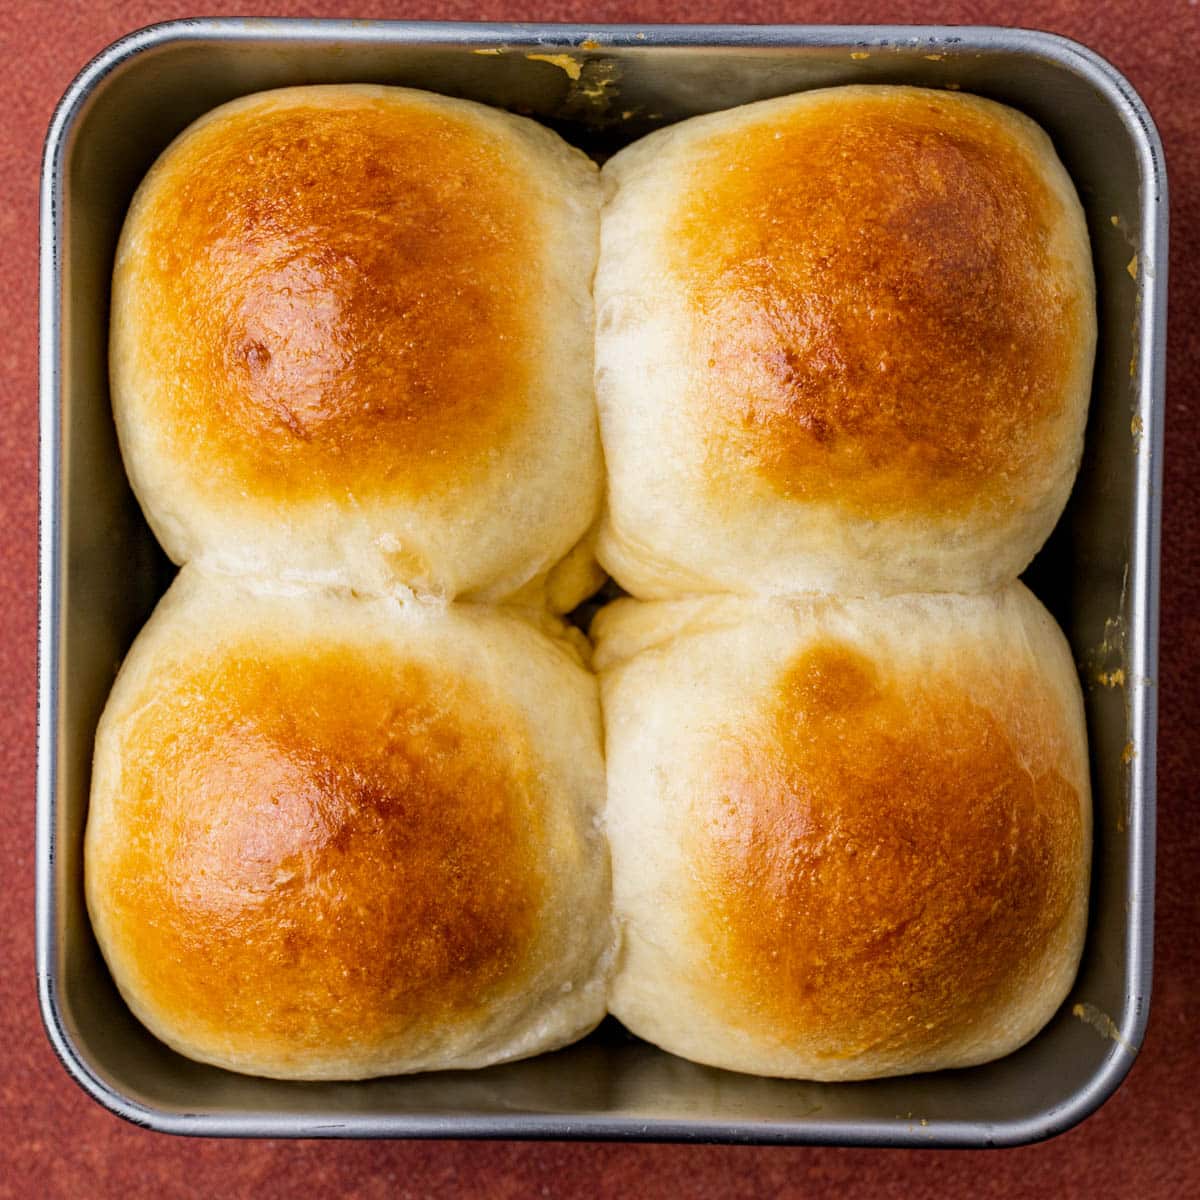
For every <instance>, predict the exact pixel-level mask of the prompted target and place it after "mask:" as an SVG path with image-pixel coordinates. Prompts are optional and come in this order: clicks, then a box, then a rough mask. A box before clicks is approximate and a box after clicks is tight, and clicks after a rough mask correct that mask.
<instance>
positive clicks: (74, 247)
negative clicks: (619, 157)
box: [37, 20, 1167, 1146]
mask: <svg viewBox="0 0 1200 1200" xmlns="http://www.w3.org/2000/svg"><path fill="white" fill-rule="evenodd" d="M563 54H566V55H570V56H571V58H572V59H574V60H575V62H576V63H578V65H579V71H578V78H577V79H573V78H571V75H572V74H574V73H575V72H574V70H573V69H572V71H571V72H568V71H566V70H564V69H563V67H562V64H561V63H556V62H554V61H545V59H537V58H533V57H531V56H532V55H542V56H544V55H563ZM336 81H368V82H372V81H373V82H387V83H398V84H408V85H411V86H415V87H426V88H430V89H432V90H435V91H442V92H447V93H450V94H455V95H461V96H467V97H470V98H473V99H477V100H482V101H485V102H488V103H493V104H497V105H501V106H505V107H509V108H512V109H514V110H517V111H521V112H527V113H530V114H532V115H534V116H536V117H539V118H540V119H542V120H545V121H546V122H547V123H549V124H550V125H552V126H553V127H554V128H556V129H558V130H559V131H560V132H562V133H563V134H564V135H565V136H566V137H568V139H570V140H572V141H574V142H576V143H578V144H580V145H582V146H584V147H585V148H587V149H590V150H592V151H593V152H595V153H598V154H602V153H605V152H608V151H611V150H612V149H615V148H616V147H618V146H620V145H622V144H624V143H626V142H628V141H629V140H631V139H632V138H634V137H637V136H639V135H640V134H642V133H645V132H647V131H648V130H649V129H651V128H655V127H657V126H658V125H661V124H664V123H667V122H670V121H672V120H677V119H679V118H681V117H685V116H688V115H691V114H693V113H698V112H703V111H710V110H713V109H719V108H726V107H729V106H731V105H734V104H740V103H744V102H746V101H750V100H754V99H759V98H762V97H766V96H771V95H779V94H783V93H786V92H790V91H796V90H801V89H804V88H810V87H816V86H827V85H831V84H839V83H848V82H865V81H873V82H901V83H915V84H924V85H927V86H945V87H961V88H962V89H964V90H967V91H974V92H979V93H981V94H983V95H987V96H991V97H993V98H994V99H997V100H1001V101H1004V102H1006V103H1009V104H1013V105H1015V106H1016V107H1017V108H1020V109H1022V110H1024V111H1025V112H1027V113H1029V114H1030V115H1031V116H1033V117H1034V118H1035V119H1036V120H1038V121H1040V122H1041V124H1042V125H1043V126H1045V127H1046V128H1047V129H1048V130H1049V132H1050V134H1051V136H1052V137H1053V139H1054V141H1055V143H1056V145H1057V148H1058V150H1059V153H1060V154H1061V155H1062V157H1063V159H1064V161H1065V162H1066V164H1067V167H1068V169H1069V170H1070V171H1071V173H1072V175H1073V177H1074V178H1075V181H1076V183H1077V185H1078V186H1079V189H1080V193H1081V196H1082V198H1083V202H1084V206H1085V209H1086V211H1087V214H1088V221H1089V228H1090V231H1091V236H1092V240H1093V248H1094V252H1095V260H1096V266H1097V273H1098V282H1099V297H1100V327H1101V335H1100V346H1099V352H1098V353H1099V357H1098V361H1097V370H1096V382H1095V386H1094V391H1093V399H1092V411H1091V417H1090V420H1089V425H1088V434H1087V442H1086V448H1085V454H1084V462H1083V467H1082V470H1081V473H1080V477H1079V481H1078V483H1077V485H1076V489H1075V492H1074V495H1073V498H1072V500H1071V503H1070V505H1069V507H1068V510H1067V512H1066V514H1065V515H1064V517H1063V520H1062V521H1061V522H1060V524H1059V527H1058V529H1057V530H1056V532H1055V534H1054V535H1053V537H1052V538H1051V539H1050V542H1049V543H1048V545H1047V547H1046V549H1045V550H1044V551H1043V552H1042V554H1041V555H1039V557H1038V559H1037V561H1036V562H1035V563H1034V565H1033V566H1032V567H1031V568H1030V570H1029V571H1028V572H1027V573H1026V576H1025V578H1026V580H1027V582H1028V583H1029V584H1030V586H1031V587H1033V589H1034V591H1035V592H1037V593H1038V594H1039V595H1040V596H1041V597H1042V599H1043V600H1044V601H1045V602H1046V603H1047V605H1048V606H1049V607H1050V609H1051V611H1053V612H1054V614H1055V616H1056V617H1057V618H1058V619H1059V621H1060V622H1061V623H1062V624H1063V626H1064V628H1065V630H1066V632H1067V635H1068V637H1069V639H1070V641H1071V644H1072V647H1073V649H1074V652H1075V655H1076V658H1077V661H1078V663H1079V666H1080V671H1081V674H1082V677H1083V679H1084V683H1085V695H1086V700H1087V715H1088V724H1089V735H1090V739H1091V756H1092V773H1093V784H1094V790H1095V800H1096V847H1095V857H1094V870H1093V886H1092V897H1091V923H1090V931H1089V935H1088V942H1087V947H1086V949H1085V952H1084V959H1083V965H1082V968H1081V970H1080V975H1079V979H1078V981H1077V983H1076V985H1075V987H1074V989H1073V991H1072V993H1071V995H1070V997H1069V998H1068V1000H1067V1002H1066V1004H1065V1005H1064V1006H1063V1008H1062V1010H1061V1011H1060V1012H1059V1014H1058V1015H1057V1017H1056V1018H1055V1019H1054V1020H1053V1021H1052V1022H1051V1023H1050V1025H1049V1026H1048V1027H1047V1028H1046V1029H1045V1030H1044V1031H1043V1032H1042V1033H1041V1034H1040V1035H1039V1036H1038V1037H1037V1038H1035V1039H1034V1040H1033V1041H1032V1042H1031V1043H1030V1044H1029V1045H1028V1046H1026V1047H1024V1048H1023V1049H1022V1050H1020V1051H1018V1052H1017V1053H1016V1054H1014V1055H1011V1056H1009V1057H1008V1058H1006V1059H1003V1060H1001V1061H999V1062H997V1063H993V1064H989V1065H987V1066H983V1067H976V1068H971V1069H969V1070H965V1071H951V1072H943V1073H940V1074H936V1075H925V1076H916V1077H911V1078H904V1079H890V1080H879V1081H875V1082H871V1083H860V1084H810V1083H797V1082H787V1081H780V1080H768V1079H757V1078H752V1077H749V1076H740V1075H735V1074H730V1073H726V1072H722V1071H717V1070H713V1069H710V1068H706V1067H701V1066H698V1065H696V1064H693V1063H688V1062H684V1061H682V1060H680V1059H676V1058H672V1057H670V1056H668V1055H666V1054H663V1053H662V1052H660V1051H658V1050H656V1049H654V1048H653V1047H650V1046H647V1045H645V1044H643V1043H641V1042H638V1041H636V1040H635V1039H633V1038H630V1037H629V1036H628V1035H626V1034H625V1033H624V1032H623V1031H621V1030H620V1028H619V1027H617V1026H616V1025H615V1023H613V1022H607V1023H606V1024H605V1025H604V1026H602V1027H601V1029H600V1030H599V1031H597V1033H595V1034H593V1035H592V1036H591V1037H590V1038H588V1039H586V1040H585V1041H584V1042H582V1043H580V1044H579V1045H577V1046H574V1047H571V1048H569V1049H567V1050H563V1051H560V1052H558V1053H556V1054H552V1055H547V1056H544V1057H541V1058H535V1059H530V1060H527V1061H525V1062H520V1063H514V1064H511V1065H507V1066H502V1067H495V1068H491V1069H489V1070H486V1071H479V1072H472V1073H467V1072H457V1073H445V1074H435V1075H426V1076H414V1077H405V1078H397V1079H384V1080H372V1081H367V1082H363V1083H355V1084H288V1083H280V1082H276V1081H271V1080H264V1079H252V1078H248V1077H242V1076H237V1075H233V1074H229V1073H226V1072H223V1071H220V1070H217V1069H215V1068H210V1067H205V1066H201V1065H199V1064H197V1063H192V1062H190V1061H188V1060H187V1059H184V1058H182V1057H180V1056H179V1055H177V1054H174V1053H173V1052H171V1051H170V1050H168V1049H167V1048H166V1047H165V1046H163V1045H161V1044H160V1043H159V1042H157V1041H156V1040H155V1039H154V1038H153V1037H151V1035H150V1034H148V1033H147V1032H146V1031H145V1030H144V1029H143V1028H142V1027H141V1026H140V1025H139V1024H138V1023H137V1021H136V1020H134V1018H133V1017H132V1016H131V1015H130V1014H129V1012H128V1011H127V1010H126V1008H125V1006H124V1004H123V1003H122V1001H121V999H120V997H119V996H118V994H117V992H116V990H115V988H114V987H113V985H112V982H111V980H110V979H109V976H108V973H107V971H106V969H105V967H104V964H103V961H102V959H101V958H100V955H99V952H98V950H97V948H96V945H95V942H94V939H93V937H92V933H91V928H90V924H89V922H88V918H87V913H86V909H85V905H84V900H83V888H82V835H83V825H84V819H85V813H86V804H87V788H88V779H89V771H90V761H91V746H92V738H93V734H94V731H95V724H96V720H97V718H98V716H99V712H100V709H101V707H102V705H103V703H104V700H105V697H106V696H107V693H108V690H109V688H110V686H111V684H112V680H113V678H114V675H115V672H116V669H117V666H118V665H119V663H120V660H121V658H122V656H123V654H124V652H125V650H126V649H127V648H128V645H129V643H130V641H131V640H132V638H133V635H134V634H135V633H136V631H137V629H138V628H139V627H140V626H141V624H142V623H143V621H144V620H145V618H146V616H147V615H148V614H149V611H150V609H151V608H152V606H153V604H154V602H155V600H156V599H157V597H158V596H159V595H160V594H161V593H162V591H163V590H164V589H165V586H166V584H167V582H168V581H169V579H170V576H171V574H172V568H171V567H170V565H169V564H168V563H167V562H166V561H165V559H164V558H163V557H162V554H161V552H160V551H159V550H158V548H157V546H156V545H155V543H154V540H153V538H152V536H151V535H150V533H149V530H148V529H147V528H146V526H145V523H144V521H143V520H142V517H141V515H140V512H139V511H138V508H137V505H136V503H135V502H134V500H133V498H132V495H131V494H130V492H129V488H128V485H127V483H126V481H125V476H124V471H123V470H122V466H121V461H120V456H119V454H118V451H117V444H116V438H115V434H114V431H113V428H112V420H111V413H110V409H109V402H108V389H107V371H106V354H105V349H106V339H107V328H106V326H107V314H108V286H109V275H110V272H111V265H112V255H113V249H114V247H115V244H116V238H117V233H118V231H119V228H120V223H121V220H122V218H123V216H124V212H125V208H126V205H127V203H128V201H129V198H130V196H131V195H132V192H133V189H134V187H135V186H136V184H137V182H138V180H139V179H140V177H141V175H142V174H143V173H144V171H145V170H146V169H147V167H148V166H149V165H150V163H151V162H152V161H153V159H154V157H155V156H156V154H157V153H158V152H159V151H160V150H161V149H162V148H163V147H164V146H165V145H166V144H167V142H168V141H169V140H170V138H171V137H172V136H174V134H176V133H177V132H178V131H179V130H181V129H182V128H183V127H184V126H185V125H186V124H187V123H188V122H189V121H190V120H192V119H193V118H195V117H197V116H199V115H200V114H201V113H202V112H204V111H206V110H208V109H210V108H212V107H213V106H215V105H217V104H219V103H221V102H223V101H225V100H227V99H231V98H232V97H234V96H237V95H243V94H246V93H249V92H253V91H258V90H261V89H264V88H269V87H277V86H282V85H287V84H296V83H316V82H336ZM41 204H42V252H41V254H42V256H41V403H42V410H41V411H42V416H41V421H42V425H41V482H40V487H41V509H40V536H41V559H40V589H41V590H40V628H39V642H38V650H39V697H38V703H39V712H38V740H39V745H38V844H37V889H38V914H37V919H38V928H37V970H38V982H39V991H40V997H41V1005H42V1013H43V1017H44V1020H45V1024H46V1028H47V1031H48V1033H49V1036H50V1040H51V1042H52V1043H53V1045H54V1048H55V1050H56V1051H57V1053H58V1054H59V1056H60V1058H61V1059H62V1061H63V1063H64V1065H65V1066H66V1068H67V1070H68V1071H69V1072H70V1074H71V1075H72V1076H73V1077H74V1078H75V1079H76V1081H77V1082H78V1083H79V1084H80V1085H81V1086H82V1087H83V1088H84V1089H85V1090H86V1091H87V1092H88V1093H89V1094H90V1095H92V1096H93V1097H95V1098H96V1099H97V1100H98V1101H99V1102H100V1103H102V1104H104V1105H106V1106H107V1107H108V1108H110V1109H112V1110H113V1111H114V1112H117V1113H119V1114H120V1115H122V1116H124V1117H126V1118H128V1119H129V1120H131V1121H134V1122H136V1123H138V1124H142V1125H146V1126H150V1127H152V1128H155V1129H160V1130H165V1131H171V1132H176V1133H189V1134H222V1135H241V1136H273V1137H277V1136H294V1137H317V1136H361V1137H372V1136H377V1137H404V1136H414V1137H507V1138H532V1137H546V1138H588V1139H599V1138H619V1139H642V1140H666V1139H679V1140H704V1141H739V1142H777V1143H835V1144H873V1145H908V1146H914V1145H943V1146H944V1145H954V1146H985V1145H1010V1144H1015V1143H1021V1142H1027V1141H1031V1140H1035V1139H1038V1138H1043V1137H1047V1136H1050V1135H1051V1134H1054V1133H1056V1132H1059V1131H1061V1130H1063V1129H1066V1128H1069V1127H1070V1126H1071V1125H1073V1124H1075V1123H1076V1122H1077V1121H1079V1120H1081V1119H1082V1118H1083V1117H1085V1116H1087V1115H1088V1114H1089V1113H1090V1112H1091V1111H1093V1110H1094V1109H1095V1108H1096V1107H1097V1106H1098V1105H1099V1104H1100V1103H1102V1102H1103V1101H1104V1100H1105V1099H1106V1098H1107V1097H1108V1096H1109V1095H1110V1094H1111V1093H1112V1091H1113V1090H1114V1089H1115V1088H1116V1087H1117V1085H1118V1084H1119V1083H1120V1081H1121V1079H1122V1078H1123V1077H1124V1075H1125V1073H1126V1071H1128V1069H1129V1067H1130V1065H1131V1064H1132V1062H1133V1058H1134V1056H1135V1054H1136V1052H1137V1049H1138V1047H1139V1045H1140V1044H1141V1041H1142V1037H1143V1033H1144V1031H1145V1024H1146V1016H1147V1005H1148V1000H1149V989H1150V967H1151V963H1150V955H1151V929H1152V919H1153V882H1154V763H1155V742H1154V739H1155V731H1156V691H1155V684H1154V677H1155V672H1156V662H1157V609H1158V563H1159V527H1160V511H1159V498H1160V491H1161V484H1160V477H1161V454H1162V414H1163V382H1164V338H1165V324H1166V322H1165V299H1166V266H1167V258H1166V249H1167V200H1166V179H1165V173H1164V166H1163V157H1162V149H1161V145H1160V143H1159V140H1158V136H1157V133H1156V132H1155V129H1154V126H1153V123H1152V122H1151V120H1150V117H1149V115H1148V113H1147V112H1146V110H1145V107H1144V106H1143V105H1142V103H1141V101H1140V100H1139V98H1138V97H1137V95H1136V93H1135V92H1134V91H1133V89H1132V88H1131V87H1130V86H1129V84H1128V83H1127V82H1126V81H1125V80H1124V79H1123V78H1122V77H1121V76H1120V75H1119V74H1118V73H1117V72H1116V71H1115V70H1113V68H1112V67H1111V66H1109V65H1108V64H1107V63H1106V62H1104V61H1103V60H1102V59H1100V58H1099V57H1097V56H1096V55H1095V54H1093V53H1092V52H1090V51H1088V50H1086V49H1084V48H1083V47H1081V46H1079V45H1077V44H1075V43H1073V42H1069V41H1066V40H1064V39H1062V38H1058V37H1054V36H1050V35H1046V34H1040V33H1030V32H1026V31H1020V30H1008V29H990V28H931V27H894V28H886V27H786V26H778V27H769V26H759V27H696V26H658V27H655V26H555V25H540V26H539V25H459V24H413V23H389V22H366V21H354V22H350V21H331V22H325V21H280V20H244V21H243V20H198V21H181V22H175V23H172V24H167V25H160V26H155V27H152V28H150V29H146V30H142V31H140V32H138V33H135V34H133V35H131V36H130V37H128V38H125V39H123V40H122V41H120V42H117V43H116V44H114V45H113V46H111V47H110V48H109V49H107V50H106V51H104V53H102V54H101V55H100V56H99V57H98V58H97V59H95V60H94V61H93V62H92V63H90V64H89V65H88V66H87V67H86V68H85V69H84V71H83V72H82V73H81V74H80V75H79V77H78V78H77V79H76V80H75V82H74V83H73V84H72V85H71V87H70V88H69V89H68V91H67V93H66V95H65V96H64V98H63V100H62V102H61V104H60V106H59V108H58V110H57V112H56V113H55V115H54V118H53V121H52V123H51V127H50V131H49V136H48V139H47V144H46V153H45V160H44V169H43V179H42V197H41Z"/></svg>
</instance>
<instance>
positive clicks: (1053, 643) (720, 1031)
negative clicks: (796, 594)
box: [597, 584, 1091, 1080]
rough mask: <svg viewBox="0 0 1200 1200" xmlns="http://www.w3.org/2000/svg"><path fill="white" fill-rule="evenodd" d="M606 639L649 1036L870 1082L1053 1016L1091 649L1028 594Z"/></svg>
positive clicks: (624, 620)
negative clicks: (1068, 635)
mask: <svg viewBox="0 0 1200 1200" xmlns="http://www.w3.org/2000/svg"><path fill="white" fill-rule="evenodd" d="M597 625H598V629H597V636H598V647H597V664H598V666H599V667H600V670H601V691H602V697H603V704H604V716H605V727H606V730H607V752H608V787H609V791H608V807H607V825H608V833H609V839H610V844H611V849H612V857H613V888H614V903H615V907H616V913H617V920H618V925H619V928H620V931H621V937H622V939H623V943H622V949H621V951H620V955H619V960H618V965H617V969H616V974H615V977H614V981H613V985H612V991H611V995H610V1000H609V1007H610V1010H611V1011H612V1012H613V1013H614V1014H615V1015H616V1016H617V1017H619V1018H620V1019H621V1021H623V1022H624V1023H625V1025H627V1026H628V1027H629V1029H631V1030H632V1031H633V1032H634V1033H636V1034H638V1035H639V1036H641V1037H643V1038H646V1039H648V1040H649V1041H651V1042H654V1043H656V1044H657V1045H659V1046H661V1047H663V1048H664V1049H666V1050H669V1051H671V1052H672V1053H674V1054H679V1055H682V1056H683V1057H685V1058H690V1059H694V1060H696V1061H698V1062H702V1063H708V1064H711V1065H713V1066H718V1067H725V1068H728V1069H731V1070H736V1071H746V1072H752V1073H754V1074H759V1075H775V1076H785V1077H794V1078H804V1079H816V1080H851V1079H865V1078H870V1077H874V1076H883V1075H899V1074H906V1073H910V1072H916V1071H933V1070H937V1069H939V1068H943V1067H964V1066H970V1065H972V1064H975V1063H982V1062H986V1061H988V1060H990V1059H994V1058H998V1057H999V1056H1001V1055H1003V1054H1007V1053H1009V1052H1010V1051H1012V1050H1015V1049H1016V1048H1017V1047H1018V1046H1020V1045H1022V1044H1023V1043H1024V1042H1026V1041H1027V1040H1028V1039H1029V1038H1031V1037H1032V1036H1033V1035H1034V1034H1035V1033H1036V1032H1037V1031H1038V1030H1039V1029H1040V1028H1041V1027H1042V1026H1043V1025H1044V1024H1045V1022H1046V1021H1047V1020H1049V1018H1050V1017H1051V1015H1052V1014H1053V1013H1054V1012H1055V1010H1056V1009H1057V1008H1058V1006H1059V1005H1060V1004H1061V1002H1062V1000H1063V998H1064V997H1065V996H1066V994H1067V991H1068V989H1069V987H1070V985H1071V982H1072V980H1073V978H1074V975H1075V971H1076V967H1077V964H1078V961H1079V955H1080V951H1081V948H1082V944H1083V936H1084V925H1085V921H1086V915H1087V892H1088V868H1089V859H1090V842H1091V808H1090V804H1091V802H1090V792H1089V784H1088V760H1087V747H1086V742H1085V733H1084V722H1083V710H1082V702H1081V698H1080V690H1079V684H1078V679H1077V676H1076V672H1075V668H1074V665H1073V663H1072V660H1071V655H1070V652H1069V650H1068V648H1067V645H1066V642H1065V640H1064V639H1063V636H1062V634H1061V633H1060V632H1059V630H1058V628H1057V626H1056V625H1055V624H1054V622H1053V620H1052V619H1051V618H1050V617H1049V616H1048V615H1047V613H1046V612H1045V610H1044V609H1043V608H1042V607H1041V606H1040V605H1039V604H1038V602H1037V601H1036V600H1034V599H1033V597H1032V596H1031V595H1030V593H1029V592H1028V591H1026V590H1025V589H1024V587H1022V586H1021V585H1020V584H1013V585H1011V586H1009V587H1007V588H1005V589H1004V590H1002V591H1000V592H997V593H994V594H990V595H981V596H898V597H891V598H886V599H880V598H875V599H858V600H853V599H851V600H843V599H835V598H833V597H828V598H819V597H816V598H814V597H808V598H804V599H801V600H797V601H794V602H786V601H782V600H748V599H744V598H737V597H720V598H715V597H714V598H695V599H691V600H684V601H676V602H673V603H665V602H660V603H652V604H643V603H639V602H635V601H631V600H625V601H620V602H618V603H617V604H616V605H614V606H613V607H611V608H610V609H606V610H604V611H603V612H602V613H601V614H600V615H599V617H598V618H597Z"/></svg>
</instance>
